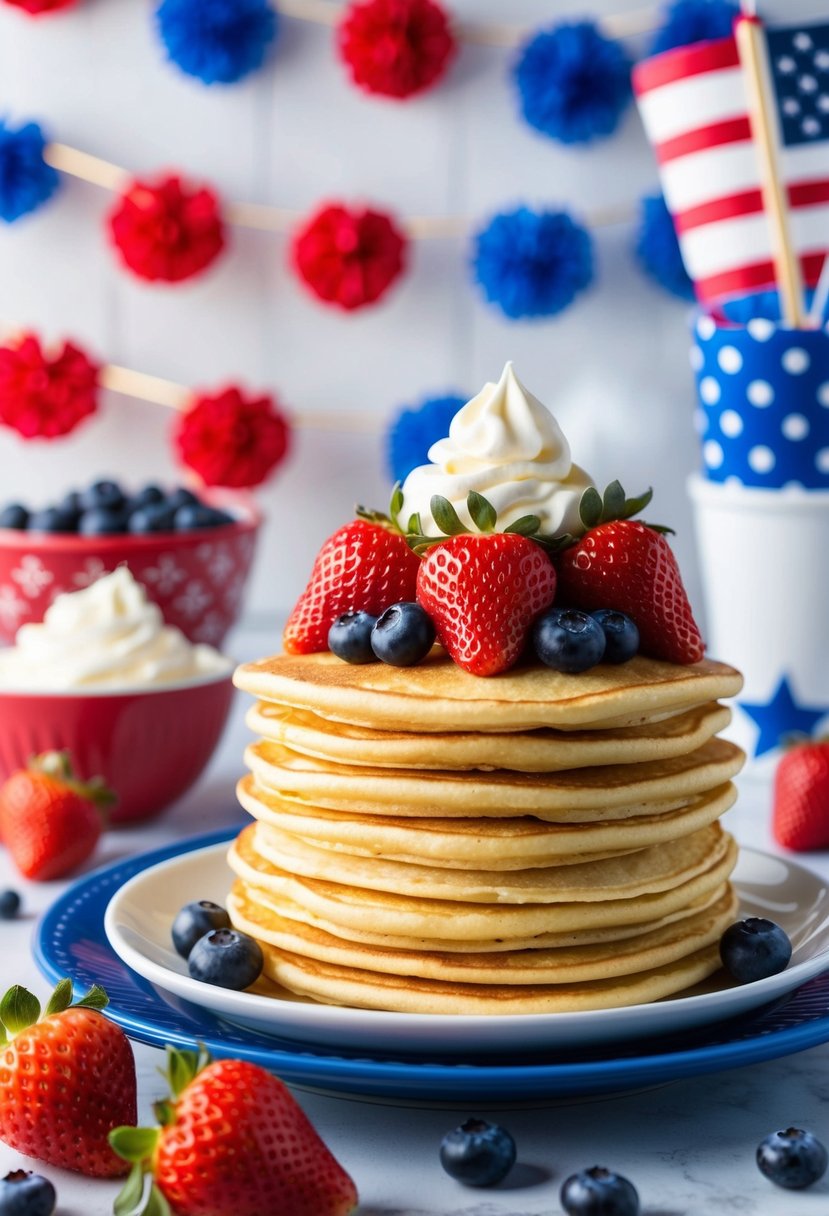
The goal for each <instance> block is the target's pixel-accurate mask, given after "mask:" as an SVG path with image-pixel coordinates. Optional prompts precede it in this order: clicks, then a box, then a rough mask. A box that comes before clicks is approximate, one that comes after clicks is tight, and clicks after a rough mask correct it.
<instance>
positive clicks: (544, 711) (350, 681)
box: [234, 650, 742, 734]
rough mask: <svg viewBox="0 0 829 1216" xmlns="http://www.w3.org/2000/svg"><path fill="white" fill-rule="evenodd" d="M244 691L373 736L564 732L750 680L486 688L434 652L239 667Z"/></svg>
mask: <svg viewBox="0 0 829 1216" xmlns="http://www.w3.org/2000/svg"><path fill="white" fill-rule="evenodd" d="M234 680H235V682H236V685H237V687H238V688H241V689H243V690H244V691H245V692H249V693H252V694H253V695H254V696H256V697H259V698H260V699H261V700H263V701H272V702H275V703H276V704H277V705H288V706H291V707H293V708H297V709H305V710H310V711H311V712H312V713H315V714H318V715H319V716H321V717H324V718H327V719H333V720H335V721H342V722H349V723H351V724H352V725H357V726H367V727H370V728H372V729H375V730H376V729H381V730H389V729H397V728H400V729H403V730H407V731H412V732H418V733H424V734H432V733H437V734H443V733H445V732H446V731H457V730H460V731H517V730H525V729H527V728H530V729H532V728H535V727H539V726H551V727H555V728H556V729H559V730H567V729H579V730H581V729H584V728H597V727H600V726H602V727H609V726H638V725H640V724H641V723H643V722H647V721H651V720H653V719H654V718H658V717H664V716H666V715H669V714H675V713H680V712H684V711H685V710H688V709H692V708H693V707H695V706H698V705H705V704H707V703H708V702H710V701H716V700H718V699H719V698H725V697H731V696H735V695H736V694H737V693H738V692H739V691H740V689H741V687H742V677H741V676H740V675H739V673H738V672H736V671H735V670H734V669H733V668H732V667H727V666H726V665H725V664H723V663H716V662H714V661H712V660H710V659H704V660H703V661H702V662H700V663H693V664H690V665H688V666H684V667H683V666H677V665H676V664H673V663H663V662H659V661H658V660H656V659H648V658H645V657H643V656H642V655H637V656H636V658H634V659H631V660H630V662H628V663H622V664H619V665H609V664H600V665H599V666H598V667H594V668H592V669H591V670H590V671H585V672H582V673H581V674H580V675H579V676H578V677H575V678H574V677H573V676H571V675H566V674H564V673H561V672H556V671H551V670H550V669H549V668H547V667H543V666H540V665H538V664H533V665H531V666H526V667H519V668H515V669H513V670H512V671H508V672H505V673H504V674H503V675H499V676H493V677H490V678H488V679H481V678H479V677H477V676H473V675H470V674H469V673H468V672H465V671H462V670H461V668H460V667H457V666H456V665H455V664H454V663H453V662H452V661H451V660H450V659H449V658H447V657H446V655H444V654H443V653H442V652H439V651H437V650H436V651H435V652H433V654H432V655H430V656H429V657H428V658H427V659H426V660H425V661H424V662H423V663H421V664H419V665H418V666H416V667H406V668H401V667H391V666H389V665H388V664H385V663H366V664H362V665H353V664H349V663H343V662H342V661H341V660H340V659H338V658H337V657H336V655H333V654H328V653H324V654H310V655H288V654H282V655H276V656H275V657H273V658H269V659H263V660H261V661H260V662H258V663H247V664H245V665H244V666H242V667H239V668H238V669H237V671H236V674H235V676H234Z"/></svg>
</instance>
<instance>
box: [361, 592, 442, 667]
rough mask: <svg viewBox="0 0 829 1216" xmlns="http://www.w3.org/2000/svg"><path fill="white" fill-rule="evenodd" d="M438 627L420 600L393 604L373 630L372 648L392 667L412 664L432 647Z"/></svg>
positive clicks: (410, 665)
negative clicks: (418, 602) (417, 602)
mask: <svg viewBox="0 0 829 1216" xmlns="http://www.w3.org/2000/svg"><path fill="white" fill-rule="evenodd" d="M434 641H435V627H434V625H433V624H432V621H431V618H430V617H429V616H427V614H426V613H425V612H424V611H423V609H422V608H421V606H420V604H412V603H405V602H404V603H402V604H392V606H391V608H387V609H386V611H385V612H384V613H383V615H382V616H380V617H378V618H377V623H376V624H375V626H374V628H373V629H372V631H371V648H372V650H373V651H374V653H375V654H376V655H377V658H378V659H382V660H383V662H384V663H390V664H391V665H392V667H413V666H414V664H415V663H419V662H420V661H421V659H425V658H426V655H427V654H428V653H429V651H430V650H431V649H432V646H433V644H434Z"/></svg>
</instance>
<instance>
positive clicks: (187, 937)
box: [171, 899, 230, 958]
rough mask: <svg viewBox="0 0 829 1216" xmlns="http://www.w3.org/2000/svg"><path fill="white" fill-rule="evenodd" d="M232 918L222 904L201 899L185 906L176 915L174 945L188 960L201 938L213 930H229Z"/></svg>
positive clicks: (173, 930)
mask: <svg viewBox="0 0 829 1216" xmlns="http://www.w3.org/2000/svg"><path fill="white" fill-rule="evenodd" d="M229 928H230V917H229V916H228V914H227V912H226V911H225V909H224V908H223V907H221V905H220V904H214V903H213V902H212V900H209V899H200V900H197V901H196V902H194V903H190V904H185V905H184V907H183V908H182V909H181V911H180V912H178V913H177V914H176V918H175V920H174V921H173V928H172V930H171V934H172V938H173V945H174V946H175V948H176V952H177V953H178V954H180V955H181V957H182V958H187V957H188V955H189V954H190V951H191V950H192V949H193V947H194V946H195V944H196V942H197V941H198V940H199V938H200V937H204V935H205V933H210V932H211V931H212V930H213V929H229Z"/></svg>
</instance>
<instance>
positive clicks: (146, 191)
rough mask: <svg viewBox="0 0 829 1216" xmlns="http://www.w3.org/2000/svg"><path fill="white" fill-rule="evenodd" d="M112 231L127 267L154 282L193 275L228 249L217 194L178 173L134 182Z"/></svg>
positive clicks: (116, 214) (119, 207)
mask: <svg viewBox="0 0 829 1216" xmlns="http://www.w3.org/2000/svg"><path fill="white" fill-rule="evenodd" d="M109 229H110V234H111V236H112V240H113V243H114V245H115V247H116V249H117V250H118V252H119V253H120V255H121V260H122V261H123V263H124V265H125V266H127V267H128V268H129V269H130V270H131V271H132V272H133V273H134V274H136V275H138V277H139V278H141V279H149V280H150V281H158V280H161V281H163V282H165V283H178V282H180V281H181V280H182V279H189V278H190V277H191V276H192V275H195V274H199V273H200V272H201V271H202V270H205V269H206V268H207V267H208V266H209V265H210V263H211V262H212V261H213V260H214V259H215V258H217V257H218V256H219V254H220V253H221V251H222V249H223V248H224V231H223V226H222V219H221V214H220V210H219V202H218V199H217V198H216V195H215V194H214V193H213V191H212V190H209V189H208V188H207V187H206V186H193V185H191V184H189V183H188V182H185V181H183V180H182V179H181V178H180V177H176V176H172V177H165V178H162V179H160V180H159V181H158V182H155V183H153V182H140V181H134V182H132V183H131V185H130V186H129V187H128V189H127V190H126V191H125V192H124V193H123V194H122V195H121V197H120V198H119V200H118V202H117V203H116V205H115V208H114V209H113V211H112V213H111V215H110V217H109Z"/></svg>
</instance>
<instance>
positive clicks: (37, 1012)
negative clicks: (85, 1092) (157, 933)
mask: <svg viewBox="0 0 829 1216" xmlns="http://www.w3.org/2000/svg"><path fill="white" fill-rule="evenodd" d="M108 1004H109V997H108V996H107V994H106V993H105V992H104V990H103V988H99V987H98V985H97V984H93V986H92V987H91V988H90V989H89V992H87V994H86V996H84V997H81V999H80V1000H78V1001H75V1003H74V1005H72V981H71V980H68V979H63V980H61V981H60V983H59V984H58V985H57V987H56V988H55V990H54V992H53V993H52V995H51V996H50V997H49V1000H48V1002H47V1005H46V1008H45V1009H44V1010H43V1011H42V1013H43V1017H44V1018H47V1017H51V1016H52V1015H54V1014H58V1013H63V1012H64V1010H66V1009H69V1007H70V1006H72V1007H73V1008H75V1009H80V1008H83V1009H104V1008H105V1007H106V1006H107V1005H108ZM41 1020H42V1019H41V1005H40V1001H39V1000H38V999H37V997H36V996H34V994H33V993H31V992H29V990H28V988H24V987H22V985H20V984H14V985H13V986H12V987H11V988H9V990H8V992H6V994H5V995H4V996H3V998H2V1000H0V1023H2V1025H0V1042H3V1043H8V1042H9V1040H10V1039H14V1038H15V1037H16V1036H17V1035H19V1034H20V1033H21V1031H23V1030H28V1028H29V1027H30V1026H34V1025H35V1023H36V1022H39V1021H41Z"/></svg>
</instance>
